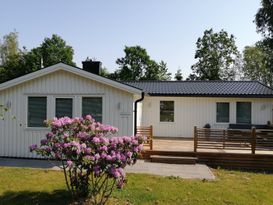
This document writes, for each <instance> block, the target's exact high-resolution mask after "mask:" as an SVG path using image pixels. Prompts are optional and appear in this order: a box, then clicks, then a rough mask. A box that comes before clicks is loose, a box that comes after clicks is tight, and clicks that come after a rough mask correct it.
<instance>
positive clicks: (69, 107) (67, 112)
mask: <svg viewBox="0 0 273 205" xmlns="http://www.w3.org/2000/svg"><path fill="white" fill-rule="evenodd" d="M72 113H73V99H72V98H56V117H57V118H60V117H72Z"/></svg>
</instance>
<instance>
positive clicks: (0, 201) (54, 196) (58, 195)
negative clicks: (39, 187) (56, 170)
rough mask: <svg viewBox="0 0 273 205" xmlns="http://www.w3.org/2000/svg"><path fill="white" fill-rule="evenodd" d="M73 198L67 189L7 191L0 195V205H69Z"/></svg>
mask: <svg viewBox="0 0 273 205" xmlns="http://www.w3.org/2000/svg"><path fill="white" fill-rule="evenodd" d="M70 203H72V198H71V196H70V194H69V192H68V191H66V190H55V191H53V192H50V193H49V192H31V191H18V192H5V193H3V194H2V195H1V196H0V205H11V204H12V205H32V204H35V205H55V204H57V205H67V204H70Z"/></svg>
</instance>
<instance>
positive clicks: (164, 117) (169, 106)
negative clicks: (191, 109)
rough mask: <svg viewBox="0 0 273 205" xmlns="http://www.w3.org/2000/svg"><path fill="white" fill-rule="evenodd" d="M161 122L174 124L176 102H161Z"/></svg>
mask: <svg viewBox="0 0 273 205" xmlns="http://www.w3.org/2000/svg"><path fill="white" fill-rule="evenodd" d="M160 122H174V101H160Z"/></svg>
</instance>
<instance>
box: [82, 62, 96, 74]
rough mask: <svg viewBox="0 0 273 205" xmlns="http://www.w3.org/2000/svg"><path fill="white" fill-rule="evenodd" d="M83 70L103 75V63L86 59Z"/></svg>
mask: <svg viewBox="0 0 273 205" xmlns="http://www.w3.org/2000/svg"><path fill="white" fill-rule="evenodd" d="M82 69H83V70H84V71H87V72H90V73H93V74H96V75H100V74H101V62H100V61H92V60H89V59H86V60H85V61H82Z"/></svg>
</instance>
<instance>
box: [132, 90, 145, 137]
mask: <svg viewBox="0 0 273 205" xmlns="http://www.w3.org/2000/svg"><path fill="white" fill-rule="evenodd" d="M144 95H145V93H144V92H142V93H141V98H139V99H137V100H136V101H135V105H134V114H135V115H134V118H135V120H134V135H136V133H137V103H139V102H141V101H142V100H143V99H144Z"/></svg>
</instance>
